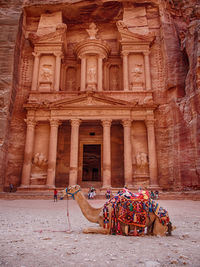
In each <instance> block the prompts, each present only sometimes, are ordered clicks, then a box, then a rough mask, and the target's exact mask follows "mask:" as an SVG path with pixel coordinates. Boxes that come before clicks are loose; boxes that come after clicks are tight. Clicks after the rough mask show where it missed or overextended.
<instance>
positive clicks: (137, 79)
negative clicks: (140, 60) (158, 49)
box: [131, 64, 144, 88]
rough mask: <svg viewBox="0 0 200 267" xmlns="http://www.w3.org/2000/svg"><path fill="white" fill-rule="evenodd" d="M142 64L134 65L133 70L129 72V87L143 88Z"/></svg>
mask: <svg viewBox="0 0 200 267" xmlns="http://www.w3.org/2000/svg"><path fill="white" fill-rule="evenodd" d="M142 67H143V66H142V64H136V65H135V67H134V69H133V70H132V71H131V86H132V88H133V87H137V86H138V87H141V86H142V87H143V85H144V82H143V69H142Z"/></svg>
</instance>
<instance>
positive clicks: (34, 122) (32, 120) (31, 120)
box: [24, 118, 36, 127]
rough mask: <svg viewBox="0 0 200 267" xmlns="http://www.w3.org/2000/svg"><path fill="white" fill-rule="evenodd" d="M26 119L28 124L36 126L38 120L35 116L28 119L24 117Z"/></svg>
mask: <svg viewBox="0 0 200 267" xmlns="http://www.w3.org/2000/svg"><path fill="white" fill-rule="evenodd" d="M24 121H25V122H26V124H27V126H32V127H35V125H36V121H35V119H33V118H27V119H24Z"/></svg>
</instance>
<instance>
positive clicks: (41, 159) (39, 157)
mask: <svg viewBox="0 0 200 267" xmlns="http://www.w3.org/2000/svg"><path fill="white" fill-rule="evenodd" d="M33 164H34V165H35V166H37V167H39V168H43V167H46V165H47V159H46V158H45V156H44V154H43V153H36V154H35V156H34V159H33Z"/></svg>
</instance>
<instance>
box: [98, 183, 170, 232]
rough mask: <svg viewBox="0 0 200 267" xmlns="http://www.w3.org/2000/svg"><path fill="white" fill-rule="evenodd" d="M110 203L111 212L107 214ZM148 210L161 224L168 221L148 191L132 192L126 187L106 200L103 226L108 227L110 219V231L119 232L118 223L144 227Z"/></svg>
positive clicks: (166, 214)
mask: <svg viewBox="0 0 200 267" xmlns="http://www.w3.org/2000/svg"><path fill="white" fill-rule="evenodd" d="M110 204H112V214H111V215H109V212H108V205H110ZM149 212H154V213H155V214H156V215H157V216H158V217H159V219H160V222H161V223H162V224H163V225H166V224H168V223H169V216H168V213H167V211H166V210H164V209H163V208H162V207H159V205H158V203H156V202H155V201H153V200H152V199H151V198H150V195H149V192H148V191H141V192H140V193H132V192H131V191H129V190H128V189H125V188H124V189H123V191H122V192H120V193H118V194H117V195H116V196H114V197H113V198H111V199H110V200H109V201H107V202H106V203H105V205H104V209H103V214H104V227H106V228H108V224H109V220H111V232H112V233H118V234H120V232H121V231H120V225H119V224H120V223H123V224H126V225H133V226H137V227H141V228H144V227H145V225H146V219H147V216H148V214H149Z"/></svg>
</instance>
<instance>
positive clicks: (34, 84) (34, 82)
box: [31, 53, 40, 91]
mask: <svg viewBox="0 0 200 267" xmlns="http://www.w3.org/2000/svg"><path fill="white" fill-rule="evenodd" d="M32 54H33V56H34V65H33V77H32V85H31V90H32V91H36V90H37V85H38V73H39V63H40V54H38V53H32Z"/></svg>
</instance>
